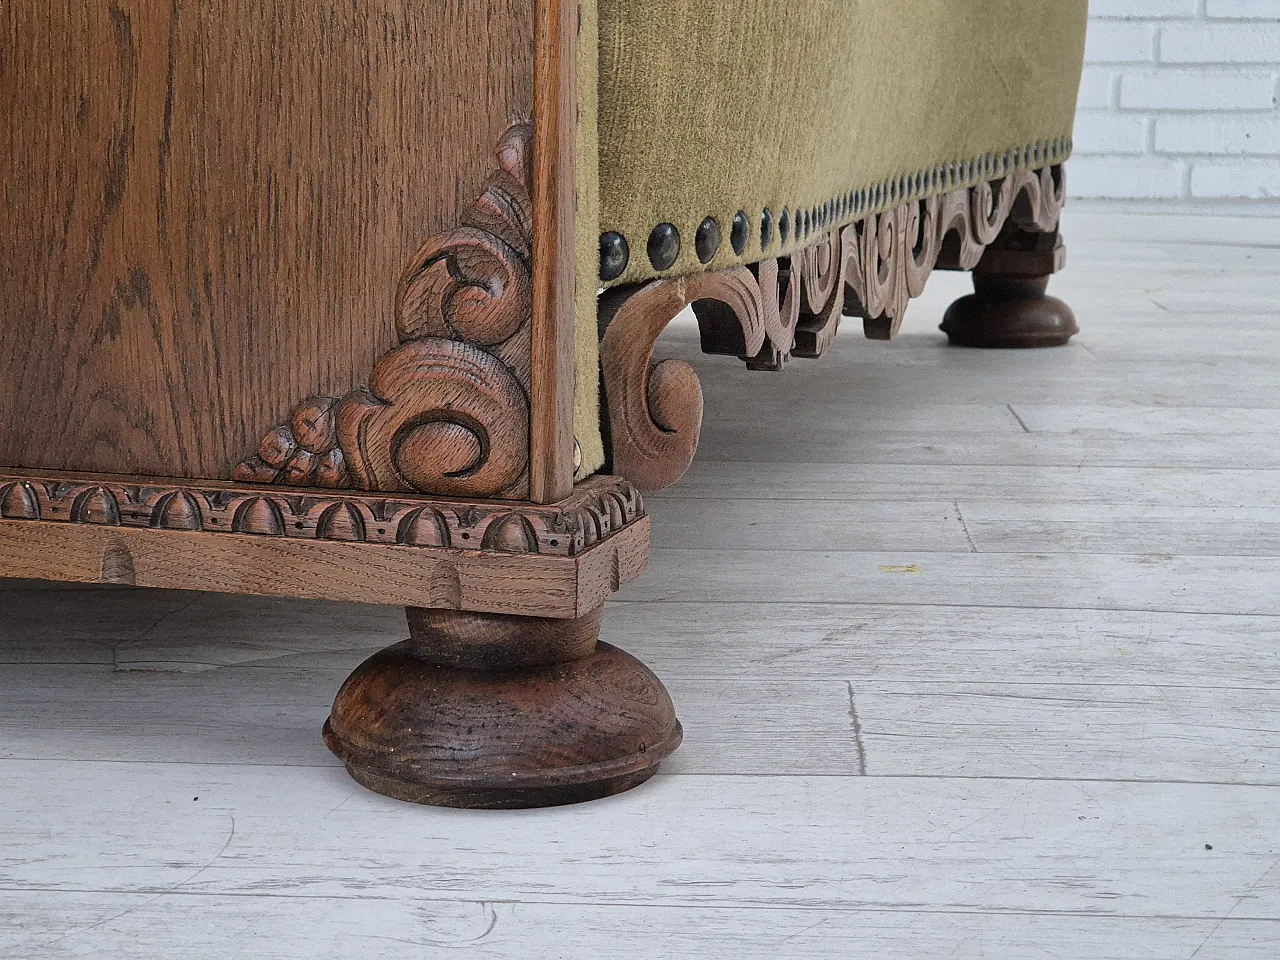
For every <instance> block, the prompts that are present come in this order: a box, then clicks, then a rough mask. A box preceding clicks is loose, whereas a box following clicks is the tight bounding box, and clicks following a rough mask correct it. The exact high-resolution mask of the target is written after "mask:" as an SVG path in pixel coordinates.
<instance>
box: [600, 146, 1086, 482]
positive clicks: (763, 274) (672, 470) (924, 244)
mask: <svg viewBox="0 0 1280 960" xmlns="http://www.w3.org/2000/svg"><path fill="white" fill-rule="evenodd" d="M1065 198H1066V183H1065V174H1064V171H1063V168H1062V167H1061V166H1055V167H1046V168H1044V169H1042V170H1039V171H1029V172H1018V173H1014V174H1011V175H1009V176H1007V177H1004V178H1002V179H999V180H995V181H992V182H984V183H980V184H978V185H977V186H974V187H970V188H968V189H961V190H954V191H952V192H950V193H944V194H937V195H934V196H931V197H928V198H926V199H923V200H918V201H912V202H910V203H907V204H903V205H901V206H898V207H896V208H894V209H891V210H888V211H886V212H884V213H879V214H873V215H871V216H868V217H867V218H865V219H863V220H859V221H857V222H855V223H852V224H850V225H848V226H846V227H844V228H842V229H840V230H838V231H835V232H833V233H829V234H827V235H826V236H824V237H822V238H821V239H819V240H818V241H817V242H815V243H813V244H811V245H809V246H808V247H805V248H804V249H803V250H801V251H800V252H799V253H796V254H794V255H793V256H791V257H789V258H785V259H775V260H765V261H763V262H761V263H758V264H753V265H751V266H742V267H733V268H731V269H728V270H720V271H715V272H711V273H703V274H695V275H692V276H687V277H677V278H673V279H669V280H652V281H649V282H647V283H643V284H640V285H637V286H632V287H618V288H614V289H612V290H609V291H607V292H606V293H605V294H604V295H603V296H602V297H601V300H600V320H601V327H602V329H604V331H605V332H604V336H603V339H602V340H601V344H600V353H601V363H602V364H603V367H604V384H605V393H606V400H607V405H608V416H609V425H610V434H611V441H612V469H613V472H614V473H616V474H619V475H622V476H625V477H627V478H628V479H630V480H632V481H633V482H634V483H635V484H636V485H637V486H638V487H639V488H640V489H641V490H642V491H644V492H652V491H656V490H661V489H662V488H664V487H666V486H669V485H670V484H672V483H674V482H675V481H676V480H678V479H679V478H680V477H681V476H682V475H683V474H684V472H685V471H686V470H687V469H688V468H689V465H690V463H691V462H692V461H693V456H694V454H695V452H696V451H697V447H698V435H699V432H700V430H701V424H702V412H703V398H702V387H701V385H700V384H699V382H698V377H697V374H696V373H695V372H694V370H693V368H692V367H690V366H689V365H688V364H687V363H684V362H683V361H681V360H664V361H662V362H660V363H654V360H653V351H654V343H655V341H656V340H657V338H658V335H659V334H660V333H661V332H662V331H663V330H664V329H665V328H666V326H667V324H669V323H670V322H671V321H672V320H673V319H674V318H675V317H676V315H677V314H678V313H680V311H682V310H683V309H684V308H685V307H688V306H692V307H693V309H694V312H695V313H696V314H697V317H698V325H699V328H700V331H701V336H702V349H703V350H704V351H705V352H707V353H719V354H729V355H733V356H739V357H741V358H742V359H743V360H745V361H746V363H747V366H748V367H750V368H752V369H757V370H779V369H781V368H782V366H783V364H784V363H785V362H786V360H787V359H789V358H790V357H792V356H799V357H817V356H820V355H821V354H822V353H823V351H824V350H825V349H826V348H827V347H828V346H829V345H830V343H831V341H832V339H833V338H834V337H835V334H836V330H837V328H838V326H839V323H840V317H841V315H842V314H848V315H851V316H857V317H861V318H862V320H863V329H864V331H865V333H866V335H867V336H868V337H870V338H872V339H877V340H888V339H891V338H892V337H893V336H894V335H896V334H897V332H898V329H899V327H900V326H901V325H902V320H903V317H904V315H905V313H906V308H907V303H908V302H909V300H910V299H911V298H912V297H916V296H919V295H920V294H921V293H922V292H923V290H924V286H925V282H926V281H927V280H928V279H929V275H930V274H931V273H932V272H933V270H934V268H935V267H937V266H939V265H940V264H941V265H942V266H944V267H947V268H949V269H960V270H972V269H973V268H974V267H976V266H977V265H978V262H979V260H981V259H982V255H983V253H984V251H985V250H986V248H987V247H988V246H989V245H991V244H992V243H994V242H995V241H996V239H997V237H999V236H1000V235H1001V231H1002V230H1004V229H1005V227H1006V225H1009V226H1011V227H1012V228H1013V229H1015V230H1020V231H1025V232H1026V233H1030V234H1055V233H1056V230H1057V225H1058V220H1059V217H1060V215H1061V212H1062V206H1063V203H1064V201H1065Z"/></svg>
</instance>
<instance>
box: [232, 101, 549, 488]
mask: <svg viewBox="0 0 1280 960" xmlns="http://www.w3.org/2000/svg"><path fill="white" fill-rule="evenodd" d="M532 150H533V145H532V129H531V127H530V126H529V125H528V124H520V125H517V126H514V127H512V128H511V129H510V130H508V131H507V132H506V134H505V135H504V136H503V138H502V140H501V141H500V142H499V144H498V146H497V149H496V151H495V153H496V156H497V161H498V167H499V169H498V171H497V172H495V173H494V174H493V175H492V176H491V177H490V178H489V180H488V182H487V183H486V185H485V190H484V193H483V194H482V195H481V197H480V198H479V199H478V200H476V201H475V202H474V203H473V204H472V205H471V206H470V207H469V208H468V210H467V211H466V213H465V214H464V215H463V217H462V225H461V226H459V227H457V228H455V229H453V230H450V231H448V232H447V233H444V234H442V235H440V236H438V237H433V238H432V239H430V240H428V241H427V242H426V243H424V244H423V245H422V246H421V247H420V248H419V250H418V252H417V253H416V254H415V255H414V257H413V260H412V261H411V262H410V264H409V266H408V268H407V269H406V270H405V273H404V276H403V279H402V280H401V282H400V286H399V289H398V290H397V293H396V304H395V318H396V332H397V334H398V336H399V339H400V346H399V347H397V348H396V349H394V350H392V351H391V352H389V353H387V354H384V355H383V356H382V357H381V358H380V359H379V360H378V362H377V364H376V365H375V367H374V369H373V373H372V374H371V375H370V377H369V384H368V386H367V387H360V388H357V389H355V390H353V391H351V392H350V393H348V394H347V395H346V396H344V397H312V398H310V399H308V400H305V401H303V402H302V403H301V404H300V405H299V406H298V407H297V408H296V409H295V410H294V412H293V415H292V416H291V417H290V419H289V422H288V423H285V424H282V425H280V426H278V427H276V428H275V429H273V430H272V431H270V432H269V433H268V434H267V435H266V437H264V438H263V440H262V442H261V443H260V444H259V445H258V449H257V452H256V454H255V455H254V456H252V457H250V458H248V459H246V460H245V461H244V462H243V463H241V464H240V465H239V466H237V467H236V468H235V470H234V471H233V473H232V478H233V479H234V480H237V481H240V482H243V483H269V484H286V485H290V486H299V487H329V488H340V489H341V488H345V489H350V488H355V489H361V490H379V491H384V492H421V493H430V494H434V495H439V496H452V497H475V498H490V497H493V498H499V499H515V500H518V499H522V498H524V497H525V496H527V494H528V486H529V364H530V351H531V336H532V334H531V325H532V313H533V275H532V253H531V249H532V240H531V237H532V222H533V202H532V179H531V178H532Z"/></svg>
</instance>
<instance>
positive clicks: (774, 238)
mask: <svg viewBox="0 0 1280 960" xmlns="http://www.w3.org/2000/svg"><path fill="white" fill-rule="evenodd" d="M1073 146H1074V143H1073V141H1072V140H1071V138H1070V137H1057V138H1055V139H1053V140H1050V141H1041V142H1039V143H1033V144H1028V145H1026V146H1023V147H1013V148H1012V149H1009V150H1005V151H1004V152H1002V153H987V154H984V155H983V156H981V157H975V158H972V159H969V160H965V161H952V162H949V163H945V164H939V165H937V166H935V167H931V168H929V169H927V170H916V171H914V172H912V173H903V174H899V175H898V176H896V177H889V178H887V179H886V180H882V181H880V182H879V183H874V184H868V185H864V186H861V187H856V188H854V189H852V190H849V191H848V192H847V193H844V194H841V195H839V196H837V197H833V198H831V199H828V200H826V201H824V202H822V203H818V204H815V205H814V206H812V207H810V208H809V209H802V208H794V209H793V208H790V207H783V208H782V210H781V212H780V213H778V214H777V215H776V217H775V214H774V212H773V210H772V209H770V208H769V207H765V208H763V209H762V210H761V211H760V227H759V240H760V247H759V250H760V253H762V254H764V253H766V252H768V251H769V249H770V247H772V246H775V242H776V245H780V246H781V247H783V248H785V247H787V246H788V244H794V245H796V246H799V245H803V244H804V243H805V242H806V241H808V240H809V238H810V236H811V234H813V233H815V232H818V231H822V232H826V231H828V230H829V229H830V228H837V227H840V226H844V225H845V224H847V223H848V222H849V221H850V220H853V219H862V218H864V217H866V216H869V215H870V214H873V213H879V212H883V211H884V210H885V209H889V208H892V207H896V206H900V205H901V204H903V203H906V202H908V201H910V200H912V199H922V198H923V197H924V196H926V195H932V194H935V193H949V192H951V191H953V190H957V189H959V188H961V187H972V186H976V185H977V184H978V183H980V182H983V181H989V180H995V179H999V178H1002V177H1005V176H1008V175H1009V174H1010V173H1016V172H1019V171H1021V170H1025V169H1033V170H1038V169H1041V168H1043V167H1045V166H1049V165H1057V164H1061V163H1064V162H1065V161H1066V160H1067V159H1068V158H1069V157H1070V156H1071V152H1072V148H1073ZM721 239H722V237H721V230H720V222H719V221H718V220H717V219H716V217H715V216H714V215H711V216H707V217H706V218H705V219H704V220H703V221H702V223H701V224H700V225H699V227H698V230H697V236H696V238H695V242H694V248H695V253H696V255H697V258H698V260H699V261H700V262H701V263H703V264H709V263H710V262H711V261H712V260H714V259H715V257H716V254H717V253H718V252H719V250H720V247H721ZM750 240H751V220H750V215H749V214H748V212H747V211H745V210H739V211H738V212H737V213H736V214H734V216H733V226H732V230H731V233H730V239H729V243H730V247H731V248H732V250H733V253H734V256H735V257H743V256H744V255H745V254H746V252H747V250H748V248H749V247H750V246H751V243H750ZM680 247H681V244H680V231H679V230H678V229H677V228H676V226H675V225H674V224H671V223H660V224H658V225H657V226H656V227H654V228H653V231H652V232H651V233H650V235H649V239H648V244H647V252H648V254H649V262H650V264H651V265H652V266H653V269H654V270H656V271H658V272H659V273H665V272H666V271H667V270H670V269H671V268H672V267H674V266H675V265H676V262H677V261H678V260H679V258H680ZM777 255H778V254H777V253H774V254H773V256H777ZM784 255H785V254H784ZM629 263H630V248H629V245H628V242H627V239H626V237H624V236H623V235H622V234H621V233H618V232H617V231H607V232H606V233H603V234H602V235H601V237H600V279H601V280H603V281H605V282H606V283H607V282H612V281H614V280H617V279H618V278H619V277H621V276H622V275H623V274H624V273H625V272H626V270H627V267H628V266H629ZM619 264H621V266H619Z"/></svg>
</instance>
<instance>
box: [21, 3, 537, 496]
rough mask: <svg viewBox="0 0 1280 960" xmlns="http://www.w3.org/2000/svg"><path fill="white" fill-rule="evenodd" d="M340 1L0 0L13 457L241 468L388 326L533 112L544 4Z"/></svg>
mask: <svg viewBox="0 0 1280 960" xmlns="http://www.w3.org/2000/svg"><path fill="white" fill-rule="evenodd" d="M326 11H327V12H326V14H325V15H324V16H318V15H316V12H315V10H314V9H312V8H311V6H310V5H306V4H301V5H300V4H296V3H293V2H291V0H227V2H225V3H219V4H181V3H176V2H166V0H121V2H118V3H114V4H99V3H91V4H86V3H81V2H76V0H53V2H46V0H14V2H12V3H7V4H5V5H4V8H3V11H2V12H0V46H2V47H3V49H4V51H5V55H4V57H3V58H0V114H3V115H4V116H5V117H6V122H5V123H4V124H3V130H2V132H0V211H3V216H2V217H0V261H2V262H4V263H5V271H4V274H3V278H2V279H0V320H2V322H0V382H4V383H5V384H6V389H5V390H4V391H3V392H0V420H3V422H4V423H5V425H6V426H5V429H4V430H3V431H0V463H6V464H10V465H22V466H30V467H48V468H58V469H88V470H97V471H104V472H113V473H151V474H155V475H167V476H188V477H219V476H224V475H225V474H226V471H227V470H228V469H229V467H230V466H231V465H233V464H234V463H236V462H237V461H238V460H239V459H240V458H241V457H242V456H243V455H244V453H245V451H246V450H251V449H252V448H253V447H254V446H255V445H256V443H257V440H258V438H259V437H260V436H261V434H262V431H263V430H264V429H266V428H267V427H269V426H270V425H271V424H273V423H278V422H281V421H282V420H283V419H284V418H285V417H286V416H287V415H288V413H289V411H290V410H291V409H292V407H293V405H294V404H295V403H296V402H297V401H298V400H299V399H300V398H304V397H307V396H313V395H324V394H341V393H343V392H345V391H346V390H348V389H350V388H351V387H352V386H354V385H356V384H358V383H361V382H363V381H364V378H365V377H366V375H367V372H368V370H369V369H370V368H371V366H372V365H373V362H374V361H375V360H376V358H377V357H378V356H379V355H381V354H382V353H384V352H385V351H386V350H387V349H388V348H390V347H391V346H392V345H393V342H394V324H393V303H392V299H393V295H394V292H395V289H396V282H397V280H398V279H399V276H400V272H401V270H402V268H403V265H404V263H405V262H406V261H407V260H408V258H409V257H410V256H411V255H412V253H413V251H414V249H415V248H416V246H417V245H418V244H419V243H420V242H421V241H422V240H423V238H424V237H428V236H431V235H434V234H437V233H440V232H441V231H443V230H445V229H448V228H451V227H453V226H454V225H455V224H456V223H457V222H458V215H459V213H460V211H461V209H462V206H463V204H465V203H467V202H469V201H470V200H471V199H472V198H474V197H475V196H477V195H478V193H479V191H480V189H481V188H482V186H483V183H484V179H485V177H486V176H487V175H488V174H489V172H490V170H491V167H492V159H491V150H492V146H493V144H494V143H496V142H497V141H498V139H499V138H500V137H501V135H502V132H503V131H504V130H505V129H507V127H508V126H510V125H511V124H512V123H514V122H517V121H520V120H526V119H527V118H528V117H529V115H530V113H531V110H532V92H533V76H532V74H533V8H532V5H530V4H526V3H520V2H516V0H484V2H482V3H469V4H465V5H458V4H421V3H405V2H403V0H370V2H368V3H359V4H332V5H326ZM10 387H11V388H12V389H10Z"/></svg>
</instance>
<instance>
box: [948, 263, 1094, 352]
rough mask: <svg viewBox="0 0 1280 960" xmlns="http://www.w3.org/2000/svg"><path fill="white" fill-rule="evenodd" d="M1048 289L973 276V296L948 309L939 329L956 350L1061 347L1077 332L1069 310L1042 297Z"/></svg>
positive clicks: (1027, 281) (1031, 282)
mask: <svg viewBox="0 0 1280 960" xmlns="http://www.w3.org/2000/svg"><path fill="white" fill-rule="evenodd" d="M1048 286H1049V278H1048V277H1031V278H1011V277H984V276H981V275H979V274H975V275H974V278H973V287H974V293H971V294H970V295H969V296H967V297H961V298H960V299H959V300H957V301H956V302H955V303H953V304H952V305H951V307H950V309H948V310H947V313H946V316H945V317H944V318H943V320H942V327H941V329H942V331H943V332H944V333H945V334H946V335H947V336H948V337H950V338H951V343H952V344H953V345H955V346H958V347H998V348H1018V347H1059V346H1062V344H1064V343H1066V342H1067V341H1068V340H1070V339H1071V338H1072V337H1074V336H1075V335H1076V334H1077V333H1079V332H1080V328H1079V327H1078V326H1077V325H1076V317H1075V314H1074V313H1072V312H1071V308H1070V307H1068V306H1067V305H1066V304H1065V303H1063V302H1062V301H1061V300H1059V299H1057V298H1056V297H1049V296H1045V290H1046V289H1047V288H1048Z"/></svg>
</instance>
